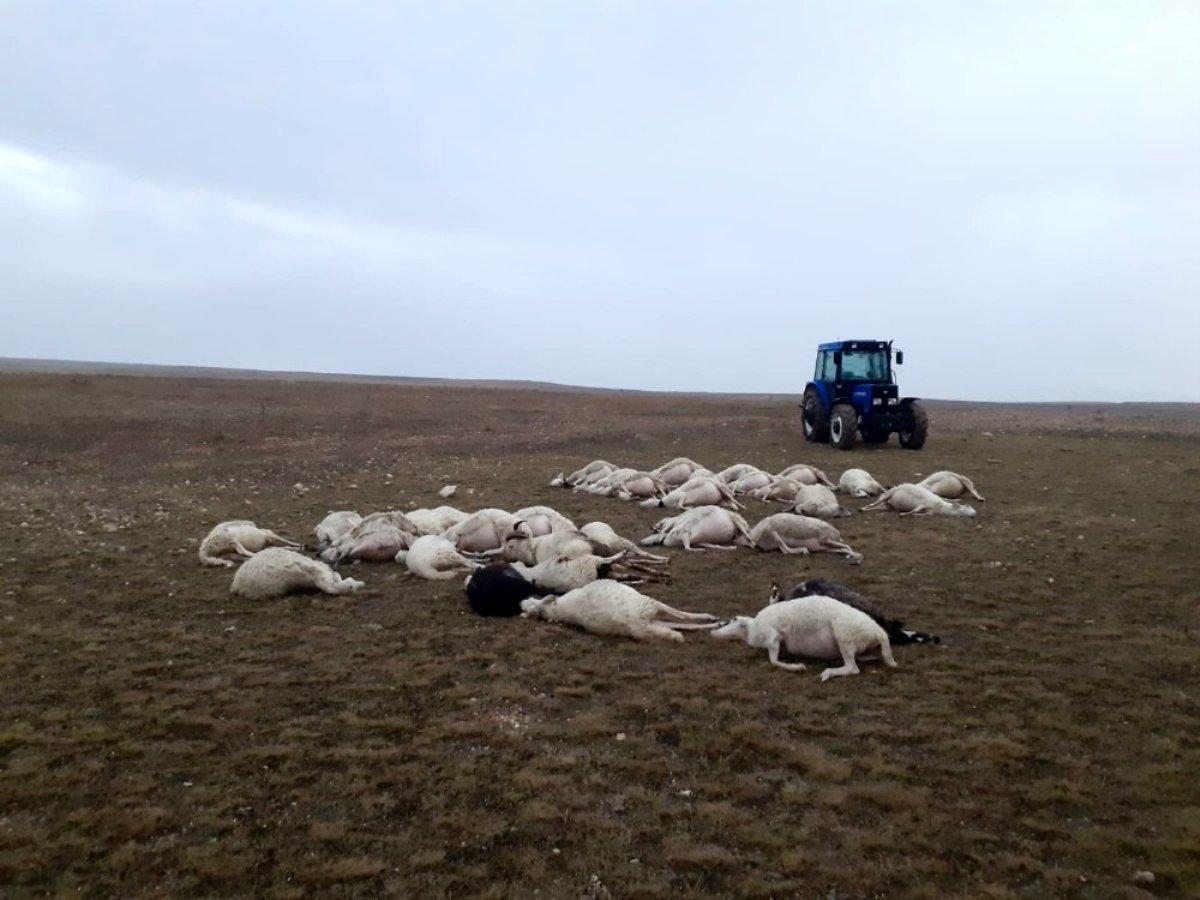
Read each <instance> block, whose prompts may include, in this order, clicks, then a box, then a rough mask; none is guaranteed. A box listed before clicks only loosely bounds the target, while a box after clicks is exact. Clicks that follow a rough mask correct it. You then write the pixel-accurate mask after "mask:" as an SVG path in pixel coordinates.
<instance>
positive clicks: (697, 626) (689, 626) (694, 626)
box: [660, 622, 721, 631]
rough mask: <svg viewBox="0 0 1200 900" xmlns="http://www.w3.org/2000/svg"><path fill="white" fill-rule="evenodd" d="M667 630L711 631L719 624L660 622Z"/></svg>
mask: <svg viewBox="0 0 1200 900" xmlns="http://www.w3.org/2000/svg"><path fill="white" fill-rule="evenodd" d="M660 624H662V625H666V626H667V627H668V628H673V629H675V630H676V631H711V630H712V629H714V628H716V627H718V626H719V625H720V624H721V623H720V622H661V623H660Z"/></svg>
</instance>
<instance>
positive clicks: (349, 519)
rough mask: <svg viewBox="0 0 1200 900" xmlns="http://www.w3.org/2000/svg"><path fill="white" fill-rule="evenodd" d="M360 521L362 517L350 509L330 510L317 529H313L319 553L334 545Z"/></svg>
mask: <svg viewBox="0 0 1200 900" xmlns="http://www.w3.org/2000/svg"><path fill="white" fill-rule="evenodd" d="M361 521H362V516H360V515H359V514H358V513H356V512H355V511H354V510H352V509H342V510H337V511H334V510H330V511H329V513H328V514H327V515H326V516H325V518H323V519H322V520H321V521H320V522H319V523H317V527H316V528H314V529H313V531H314V533H315V534H316V536H317V550H318V551H321V550H324V549H325V548H327V547H328V546H329V545H330V544H334V543H336V542H337V541H339V540H341V538H342V537H343V536H344V535H345V534H346V533H347V532H348V531H350V529H352V528H353V527H354V526H355V525H357V524H358V523H359V522H361Z"/></svg>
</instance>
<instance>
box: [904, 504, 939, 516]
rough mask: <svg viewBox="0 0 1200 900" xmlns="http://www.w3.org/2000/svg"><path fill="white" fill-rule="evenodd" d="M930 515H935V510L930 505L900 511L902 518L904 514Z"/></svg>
mask: <svg viewBox="0 0 1200 900" xmlns="http://www.w3.org/2000/svg"><path fill="white" fill-rule="evenodd" d="M929 515H933V510H932V509H930V508H929V507H928V506H918V507H915V508H914V509H910V510H909V511H908V512H902V513H900V517H901V518H903V517H904V516H929Z"/></svg>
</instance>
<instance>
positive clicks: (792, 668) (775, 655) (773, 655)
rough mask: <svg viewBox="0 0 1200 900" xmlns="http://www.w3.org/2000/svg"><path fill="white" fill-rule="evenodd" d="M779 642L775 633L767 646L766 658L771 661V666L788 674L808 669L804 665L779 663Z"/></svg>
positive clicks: (779, 638) (778, 636)
mask: <svg viewBox="0 0 1200 900" xmlns="http://www.w3.org/2000/svg"><path fill="white" fill-rule="evenodd" d="M780 642H781V637H780V635H779V632H778V631H777V632H775V633H774V634H773V635H771V642H770V643H769V644H767V658H768V659H770V660H771V665H773V666H779V668H781V669H785V670H787V671H788V672H803V671H804V670H805V669H806V668H808V667H807V666H806V665H804V663H785V662H781V661H780V659H779V644H780Z"/></svg>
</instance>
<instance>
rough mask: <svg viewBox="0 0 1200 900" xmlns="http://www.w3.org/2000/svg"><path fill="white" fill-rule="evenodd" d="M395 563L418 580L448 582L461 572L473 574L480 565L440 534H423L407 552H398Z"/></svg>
mask: <svg viewBox="0 0 1200 900" xmlns="http://www.w3.org/2000/svg"><path fill="white" fill-rule="evenodd" d="M395 560H396V562H398V563H400V564H401V565H403V566H405V568H407V569H408V571H409V572H410V573H411V574H413V575H416V576H417V577H418V578H424V579H426V580H427V581H449V580H451V579H452V578H455V577H457V576H458V575H461V574H462V573H463V572H473V571H475V570H476V569H478V568H479V567H480V565H481V563H477V562H474V561H473V560H469V559H467V558H466V557H465V556H463V555H462V554H461V553H459V552H458V551H457V550H456V549H455V548H454V545H453V544H452V543H450V542H449V541H448V540H446V539H445V538H444V537H442V536H441V535H440V534H423V535H421V536H420V537H419V538H417V539H416V540H415V541H413V542H412V544H411V545H410V546H409V548H408V549H407V550H399V551H397V553H396V556H395Z"/></svg>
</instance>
